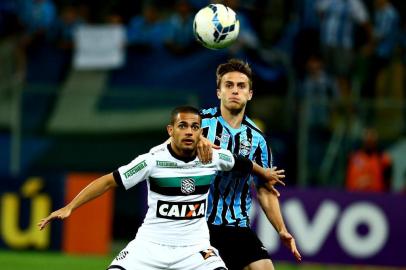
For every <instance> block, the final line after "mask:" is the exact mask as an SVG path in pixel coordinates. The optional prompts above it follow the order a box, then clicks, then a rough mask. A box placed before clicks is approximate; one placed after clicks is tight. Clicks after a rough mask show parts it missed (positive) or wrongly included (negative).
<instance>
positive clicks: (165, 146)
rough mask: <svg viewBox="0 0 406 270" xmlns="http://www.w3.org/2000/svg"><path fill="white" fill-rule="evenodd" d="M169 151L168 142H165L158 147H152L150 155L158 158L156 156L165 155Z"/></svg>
mask: <svg viewBox="0 0 406 270" xmlns="http://www.w3.org/2000/svg"><path fill="white" fill-rule="evenodd" d="M167 149H168V142H164V143H161V144H159V145H157V146H154V147H152V148H151V149H150V150H149V152H148V153H149V154H151V156H156V155H160V154H163V153H165V152H166V150H167Z"/></svg>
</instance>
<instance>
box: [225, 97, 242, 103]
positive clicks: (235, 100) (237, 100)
mask: <svg viewBox="0 0 406 270" xmlns="http://www.w3.org/2000/svg"><path fill="white" fill-rule="evenodd" d="M228 101H229V102H233V103H240V99H239V98H229V99H228Z"/></svg>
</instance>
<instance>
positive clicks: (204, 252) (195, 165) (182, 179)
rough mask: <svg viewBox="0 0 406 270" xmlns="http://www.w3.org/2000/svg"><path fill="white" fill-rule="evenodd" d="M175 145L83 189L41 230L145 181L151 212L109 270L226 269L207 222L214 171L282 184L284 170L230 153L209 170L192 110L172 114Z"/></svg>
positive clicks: (220, 153) (217, 156)
mask: <svg viewBox="0 0 406 270" xmlns="http://www.w3.org/2000/svg"><path fill="white" fill-rule="evenodd" d="M167 130H168V134H169V135H170V136H171V143H170V144H168V146H167V147H165V148H159V149H157V150H156V151H150V152H149V153H147V154H143V155H140V156H138V157H137V158H135V159H134V160H133V161H131V162H130V163H129V164H128V165H125V166H122V167H120V168H118V169H117V170H116V171H114V172H113V173H110V174H107V175H104V176H102V177H100V178H98V179H96V180H94V181H93V182H92V183H91V184H89V185H88V186H87V187H85V188H84V189H83V190H82V191H81V192H80V193H79V194H78V195H77V196H76V197H75V198H74V199H73V200H72V201H71V202H70V203H69V204H67V205H66V206H65V207H63V208H61V209H59V210H57V211H55V212H53V213H51V214H50V215H49V216H48V217H46V218H44V219H42V220H41V221H40V222H39V223H38V226H39V228H40V229H41V230H42V229H43V228H44V227H45V226H46V225H47V224H48V223H49V222H50V221H51V220H53V219H64V218H67V217H69V216H70V214H71V213H72V211H73V210H74V209H76V208H78V207H79V206H81V205H82V204H84V203H86V202H88V201H90V200H92V199H94V198H96V197H98V196H100V195H101V194H103V193H104V192H106V191H107V190H108V189H110V188H112V187H116V186H123V187H124V188H125V189H129V188H131V187H133V186H135V185H136V184H137V183H139V182H141V181H143V180H145V179H147V184H148V212H147V214H146V217H145V219H144V222H143V224H142V226H141V227H140V228H139V230H138V232H137V235H136V237H135V239H134V240H132V241H131V242H130V243H129V244H128V245H127V246H126V247H125V248H124V249H123V250H122V251H121V252H120V254H119V255H118V256H117V257H116V258H115V259H114V260H113V262H112V263H111V265H110V266H109V267H108V269H116V270H138V269H140V270H149V269H182V270H186V269H190V270H200V269H202V270H203V269H204V270H206V269H207V270H221V269H227V268H226V267H225V264H224V262H223V261H222V259H221V258H220V257H219V256H218V252H217V250H216V249H215V248H213V247H211V245H210V241H209V231H208V227H207V223H206V219H205V213H206V199H207V195H208V190H209V186H210V183H211V181H212V178H213V177H214V176H215V174H216V171H218V170H222V171H230V170H238V171H241V172H252V173H254V174H256V175H257V176H259V177H260V178H261V179H263V181H269V182H270V183H271V184H275V183H277V182H279V183H282V184H283V182H282V181H281V178H283V177H284V174H283V173H284V172H283V170H279V171H276V170H272V169H264V168H262V167H260V166H259V165H257V164H255V163H253V162H251V161H250V160H249V159H247V158H244V157H242V156H236V155H233V154H232V153H231V152H229V151H228V150H214V151H213V159H212V162H211V163H209V164H205V165H204V164H202V163H201V162H200V161H199V159H198V158H197V150H196V145H197V143H198V140H199V137H200V135H201V116H200V115H199V111H198V110H197V109H195V108H193V107H189V106H183V107H178V108H176V109H174V111H173V112H172V115H171V123H170V125H168V127H167Z"/></svg>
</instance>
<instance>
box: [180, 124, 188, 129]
mask: <svg viewBox="0 0 406 270" xmlns="http://www.w3.org/2000/svg"><path fill="white" fill-rule="evenodd" d="M178 127H179V128H181V129H184V128H185V127H186V125H185V124H179V125H178Z"/></svg>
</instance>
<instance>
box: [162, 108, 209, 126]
mask: <svg viewBox="0 0 406 270" xmlns="http://www.w3.org/2000/svg"><path fill="white" fill-rule="evenodd" d="M179 113H192V114H196V115H198V116H199V119H200V121H201V120H202V117H201V116H200V112H199V110H198V109H197V108H195V107H193V106H189V105H185V106H179V107H176V108H174V109H173V110H172V112H171V119H170V124H171V125H173V124H175V121H176V117H178V114H179Z"/></svg>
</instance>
